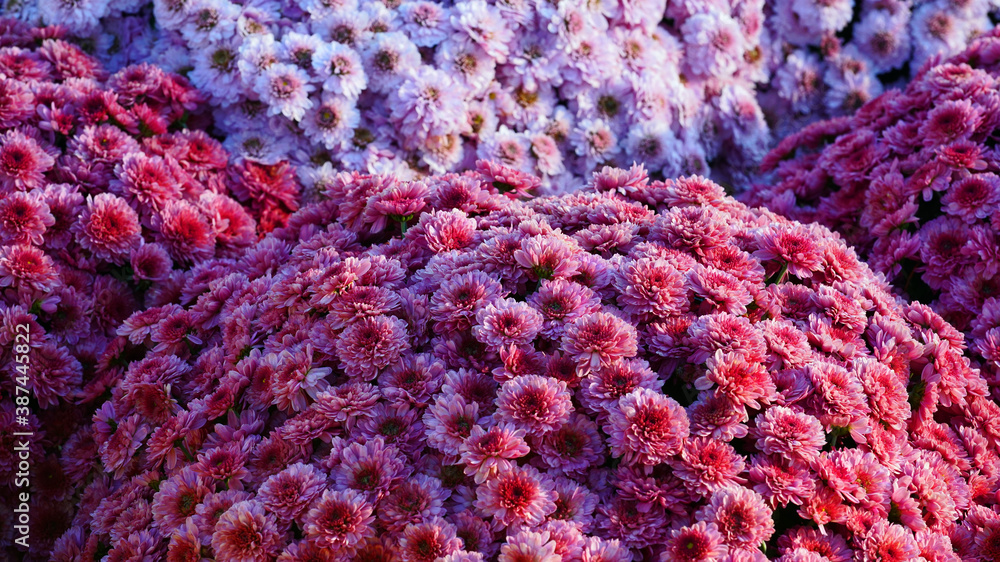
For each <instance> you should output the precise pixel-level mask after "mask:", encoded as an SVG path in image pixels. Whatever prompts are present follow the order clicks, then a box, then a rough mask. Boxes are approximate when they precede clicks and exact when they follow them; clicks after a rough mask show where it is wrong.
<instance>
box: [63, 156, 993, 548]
mask: <svg viewBox="0 0 1000 562" xmlns="http://www.w3.org/2000/svg"><path fill="white" fill-rule="evenodd" d="M539 181H540V179H539V178H535V177H531V176H526V175H524V174H522V173H520V172H518V171H516V170H512V169H510V168H507V167H504V166H502V165H499V164H495V163H487V162H482V163H480V164H479V166H478V169H477V171H475V172H467V173H464V174H461V175H455V174H449V175H443V176H434V177H430V178H427V179H426V180H425V181H403V180H400V179H398V178H395V177H393V176H392V175H374V176H372V175H362V174H358V173H347V172H345V173H341V174H337V175H336V176H335V177H333V178H330V179H329V180H328V181H324V182H323V183H322V184H321V185H319V186H317V187H316V189H317V190H318V192H319V193H320V194H321V198H320V199H321V200H320V201H318V202H316V203H314V204H310V205H308V206H306V207H304V208H303V209H302V210H300V211H299V212H298V213H297V214H295V215H293V216H292V217H291V219H290V220H289V223H288V225H287V226H286V227H285V228H282V229H278V230H276V231H274V232H273V233H271V234H270V235H268V236H267V237H266V238H264V239H263V240H261V241H260V242H259V243H258V244H257V245H255V246H254V247H252V248H250V249H248V250H247V251H246V252H245V253H244V255H243V256H242V257H239V258H236V259H232V258H216V259H213V260H209V261H208V262H206V266H205V267H204V268H203V269H202V270H201V272H202V275H200V276H198V277H197V278H198V279H199V282H198V283H197V284H192V285H190V286H189V292H188V293H187V294H188V296H189V297H190V298H189V299H188V303H189V304H186V305H184V306H177V305H173V304H171V305H164V306H153V307H150V308H148V309H146V310H144V311H141V312H137V313H135V314H133V315H132V316H131V317H130V318H129V319H127V320H126V321H125V322H124V323H123V324H122V326H121V328H119V330H118V334H119V336H118V338H117V339H116V340H115V342H114V346H115V349H117V350H119V353H118V354H117V356H115V357H111V358H109V360H108V361H106V362H105V363H104V370H103V371H102V372H103V374H104V376H106V377H108V378H110V379H114V380H117V381H118V382H117V384H116V385H115V387H114V389H113V390H112V393H111V397H110V399H109V400H107V401H106V402H105V403H104V404H103V405H102V406H101V408H100V409H99V411H98V413H97V414H96V415H95V417H94V424H93V444H92V445H91V450H95V449H96V450H97V452H98V457H99V463H94V461H93V458H92V454H88V455H83V454H81V453H80V451H79V450H67V452H66V453H65V455H64V457H63V459H62V462H63V463H65V464H67V465H70V466H79V467H84V466H88V465H91V469H92V470H93V472H94V473H95V474H99V475H103V476H100V477H97V478H95V479H93V480H92V481H91V482H90V483H89V484H87V485H86V487H85V488H84V489H83V490H82V491H79V504H80V506H81V509H80V511H79V513H78V515H77V516H76V518H75V520H74V523H73V527H72V528H71V529H70V531H69V532H68V533H67V534H66V535H64V536H63V537H62V538H61V539H60V540H59V542H58V544H57V545H56V548H55V551H54V553H53V558H55V559H57V560H63V559H69V558H70V557H71V556H73V555H76V553H81V552H82V553H83V554H84V556H85V557H90V556H91V555H92V553H93V552H95V551H98V552H106V551H108V549H110V551H108V556H109V559H111V560H119V559H129V558H135V557H141V556H145V557H149V558H154V559H160V558H164V557H166V559H168V560H196V559H200V558H202V557H212V556H215V557H216V558H217V559H244V560H272V559H277V560H282V561H285V560H287V561H292V560H307V559H322V560H339V559H352V560H387V559H388V560H406V561H411V560H413V561H417V560H420V561H423V560H426V561H433V560H444V561H448V562H451V561H460V560H461V561H473V560H485V559H493V557H495V556H498V558H496V559H498V560H501V561H505V562H506V561H514V560H524V559H532V560H549V561H554V560H560V559H561V560H606V561H628V560H640V559H645V560H657V559H658V560H719V559H727V558H726V557H727V556H728V557H729V558H728V559H732V560H759V559H764V558H765V557H768V558H776V557H782V559H783V560H820V559H823V557H826V559H828V560H844V561H846V560H850V559H852V557H856V558H858V559H869V560H889V559H896V560H913V559H917V558H918V557H919V556H922V557H924V558H926V559H928V560H956V559H957V558H955V556H956V555H955V553H954V552H953V548H954V549H955V551H956V552H958V553H960V554H961V555H962V556H963V557H966V559H973V558H974V557H976V556H983V557H985V556H990V555H992V552H993V550H991V549H993V548H994V547H993V545H994V544H995V541H996V540H997V535H996V533H997V532H998V531H997V529H1000V515H998V514H997V512H996V511H994V509H993V506H994V505H995V504H996V501H997V499H996V497H997V496H996V492H997V489H998V468H1000V464H998V462H1000V457H998V456H997V445H998V439H1000V427H998V426H997V422H996V420H997V419H1000V418H998V414H1000V411H998V407H997V405H996V404H995V403H993V402H992V401H990V400H989V399H988V398H987V397H986V396H987V394H988V389H987V385H986V382H985V381H984V380H983V379H982V378H981V377H980V376H979V374H978V371H976V370H974V369H970V367H969V363H968V360H967V359H965V358H964V357H963V355H962V351H961V349H962V348H961V346H962V342H961V334H960V333H959V332H957V331H956V330H955V329H954V328H952V327H951V326H949V325H948V324H947V323H945V322H944V321H943V320H942V319H941V318H940V317H939V316H937V315H936V314H935V313H934V312H932V311H931V310H930V309H929V308H928V307H926V306H924V305H920V304H909V305H907V304H904V303H902V302H901V301H899V300H897V298H896V297H894V296H893V295H891V294H890V292H889V290H888V287H887V286H886V285H885V284H884V283H883V282H882V281H881V280H880V278H878V277H876V276H875V275H874V274H873V273H872V272H871V271H870V270H869V269H868V267H867V266H865V265H863V264H861V263H860V262H859V261H858V259H857V257H856V256H855V254H854V252H853V251H852V250H850V249H849V248H848V247H847V246H846V245H845V244H844V243H843V241H842V240H841V239H839V238H838V237H837V235H835V234H832V233H831V232H830V231H828V230H827V229H825V228H823V227H819V226H815V225H813V226H806V225H802V224H799V223H795V222H791V221H788V220H786V219H783V218H781V217H779V216H777V215H774V214H772V213H770V212H768V211H763V210H750V209H748V208H746V207H744V206H743V205H742V204H740V203H737V202H736V201H734V200H733V199H731V198H728V197H726V196H725V195H724V193H723V190H722V188H721V187H719V186H718V185H716V184H714V183H712V182H710V181H708V180H705V179H702V178H698V177H692V178H686V179H680V180H676V181H668V182H665V183H664V182H658V181H654V182H650V181H649V180H648V178H647V177H646V173H645V171H644V170H643V169H642V168H641V167H633V168H632V169H630V170H619V169H610V168H605V169H604V170H603V171H602V172H600V173H599V174H597V175H596V176H595V177H594V179H593V181H592V182H591V185H590V186H589V188H588V189H586V190H584V191H581V192H579V193H575V194H572V195H565V196H561V197H550V198H538V199H530V200H523V199H518V196H519V194H521V193H523V192H525V191H527V190H530V189H531V188H532V187H533V186H536V185H537V184H538V182H539ZM501 192H503V193H501ZM124 358H128V359H129V361H128V362H125V361H124V360H123V359H124ZM65 493H66V494H67V495H72V494H73V493H74V492H73V491H72V490H67V491H66V492H65Z"/></svg>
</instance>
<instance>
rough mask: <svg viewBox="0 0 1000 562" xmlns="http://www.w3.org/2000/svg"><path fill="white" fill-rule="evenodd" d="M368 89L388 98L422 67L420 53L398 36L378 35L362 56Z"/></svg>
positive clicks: (403, 37) (410, 42) (395, 33)
mask: <svg viewBox="0 0 1000 562" xmlns="http://www.w3.org/2000/svg"><path fill="white" fill-rule="evenodd" d="M362 55H363V58H364V62H365V74H366V75H367V77H368V87H369V89H371V90H372V91H374V92H377V93H380V94H387V93H389V92H392V91H393V90H395V89H396V88H397V87H398V86H399V84H400V83H401V82H402V81H403V79H405V78H406V76H407V75H409V74H410V73H411V72H412V71H414V70H416V69H417V67H419V66H420V51H418V50H417V46H416V45H414V44H413V42H412V41H410V40H409V39H407V38H406V35H403V34H402V33H399V32H389V33H379V34H378V35H376V36H375V39H374V40H373V41H371V42H370V43H369V44H368V46H367V48H366V49H365V50H364V52H363V53H362Z"/></svg>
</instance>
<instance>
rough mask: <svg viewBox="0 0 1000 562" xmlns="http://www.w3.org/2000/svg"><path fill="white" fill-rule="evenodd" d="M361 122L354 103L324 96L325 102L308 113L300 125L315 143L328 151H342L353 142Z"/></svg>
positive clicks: (337, 97)
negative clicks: (342, 148) (347, 144)
mask: <svg viewBox="0 0 1000 562" xmlns="http://www.w3.org/2000/svg"><path fill="white" fill-rule="evenodd" d="M360 121H361V114H360V113H359V112H358V108H357V107H355V105H354V102H353V101H351V100H348V99H346V98H344V97H341V96H324V101H322V102H319V103H315V104H314V105H313V107H312V108H311V109H309V111H306V114H305V117H303V118H302V121H300V122H299V125H301V126H302V131H303V132H304V133H305V134H306V136H307V137H309V139H310V140H312V141H313V142H315V143H318V144H322V145H323V146H325V147H326V148H327V149H328V150H340V149H341V147H342V145H343V144H344V143H347V142H349V141H350V140H351V137H352V136H353V135H354V129H355V128H356V127H357V126H358V123H360Z"/></svg>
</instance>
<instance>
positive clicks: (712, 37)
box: [681, 13, 747, 78]
mask: <svg viewBox="0 0 1000 562" xmlns="http://www.w3.org/2000/svg"><path fill="white" fill-rule="evenodd" d="M681 33H682V34H683V36H684V42H685V43H686V48H685V54H686V58H685V61H686V63H687V66H688V68H690V69H691V72H692V74H695V75H697V76H706V77H708V76H711V77H714V78H722V77H725V76H728V75H731V74H733V73H734V72H736V70H737V69H738V68H739V66H740V63H742V61H743V53H744V51H746V48H747V46H746V39H745V38H744V37H743V31H742V30H741V29H740V26H739V24H738V23H736V20H734V19H733V18H731V17H729V16H727V15H724V14H720V13H713V14H697V15H695V16H692V17H691V18H689V19H688V20H687V21H686V22H684V25H682V26H681Z"/></svg>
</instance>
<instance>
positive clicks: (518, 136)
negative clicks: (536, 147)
mask: <svg viewBox="0 0 1000 562" xmlns="http://www.w3.org/2000/svg"><path fill="white" fill-rule="evenodd" d="M476 156H477V157H479V158H480V159H482V160H496V161H498V162H500V163H502V164H504V165H506V166H508V167H511V168H514V169H515V170H520V171H522V172H525V173H532V172H534V168H535V162H534V160H535V158H534V157H533V156H532V155H531V140H530V139H529V138H528V135H527V134H525V133H518V132H515V131H512V130H510V129H508V128H507V126H506V125H500V129H499V130H497V132H496V134H494V135H491V136H490V137H489V138H486V139H483V140H481V141H480V142H479V146H478V147H476Z"/></svg>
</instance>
